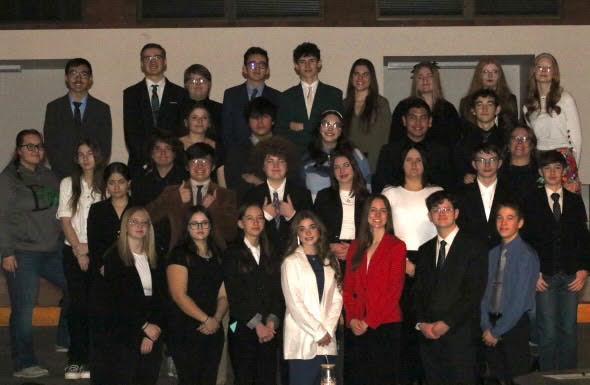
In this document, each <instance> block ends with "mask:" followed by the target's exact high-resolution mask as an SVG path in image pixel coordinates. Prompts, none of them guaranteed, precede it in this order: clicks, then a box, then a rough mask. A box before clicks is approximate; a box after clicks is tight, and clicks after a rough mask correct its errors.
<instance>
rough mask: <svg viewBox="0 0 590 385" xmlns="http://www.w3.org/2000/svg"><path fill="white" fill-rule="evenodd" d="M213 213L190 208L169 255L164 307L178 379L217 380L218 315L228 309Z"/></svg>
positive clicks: (182, 383)
mask: <svg viewBox="0 0 590 385" xmlns="http://www.w3.org/2000/svg"><path fill="white" fill-rule="evenodd" d="M213 226H214V223H213V219H212V216H211V215H210V213H209V212H208V211H207V209H206V208H205V207H203V206H201V205H197V206H193V207H191V208H190V209H189V210H188V220H186V222H185V228H186V241H185V242H184V243H182V244H181V245H179V246H178V247H177V248H175V249H174V250H173V251H172V252H171V254H170V256H169V259H168V266H167V267H166V277H167V280H168V288H169V291H170V297H171V298H172V301H171V302H170V306H169V309H168V311H167V312H166V313H167V316H168V339H167V346H168V349H169V351H170V354H171V355H172V359H173V360H174V364H175V365H176V370H177V372H178V384H179V385H215V383H216V380H217V370H218V368H219V362H220V360H221V352H222V349H223V341H224V338H223V328H222V327H221V320H222V319H223V317H224V315H225V313H226V312H227V307H228V304H227V295H226V293H225V286H224V284H223V269H222V266H221V258H220V257H221V251H220V250H219V247H218V246H217V244H216V243H215V241H214V237H213V236H212V234H213Z"/></svg>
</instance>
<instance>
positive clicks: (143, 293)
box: [104, 206, 166, 385]
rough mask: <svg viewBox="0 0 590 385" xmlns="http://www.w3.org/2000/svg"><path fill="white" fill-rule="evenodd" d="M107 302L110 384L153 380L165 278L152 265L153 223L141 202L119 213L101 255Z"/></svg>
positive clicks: (159, 354)
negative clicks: (113, 239)
mask: <svg viewBox="0 0 590 385" xmlns="http://www.w3.org/2000/svg"><path fill="white" fill-rule="evenodd" d="M104 277H105V281H106V282H107V284H108V290H109V291H110V293H111V296H110V297H111V299H112V301H111V302H109V303H108V304H107V307H108V308H109V309H110V311H111V314H112V317H111V322H112V333H111V335H110V336H109V337H108V340H109V343H110V345H111V354H110V355H109V363H110V365H109V371H110V373H111V376H112V380H113V381H112V382H111V383H113V384H121V385H132V384H133V385H135V384H138V385H155V384H156V382H157V381H158V376H159V373H160V364H161V362H162V346H163V343H162V338H161V334H162V328H163V321H164V311H163V310H164V309H163V307H164V296H165V290H166V289H165V283H164V276H163V274H162V272H161V270H157V255H156V247H155V243H154V228H153V227H152V224H151V221H150V216H149V214H148V213H147V211H146V210H145V209H144V208H143V207H141V206H136V207H131V208H130V209H129V210H127V211H126V212H125V213H124V214H123V216H122V217H121V232H120V236H119V240H118V241H117V243H116V244H115V245H114V246H113V247H112V248H111V249H109V251H108V252H107V255H106V257H105V268H104Z"/></svg>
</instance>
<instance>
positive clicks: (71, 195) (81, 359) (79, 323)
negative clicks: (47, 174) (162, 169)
mask: <svg viewBox="0 0 590 385" xmlns="http://www.w3.org/2000/svg"><path fill="white" fill-rule="evenodd" d="M103 169H104V158H103V157H102V153H101V150H100V147H99V146H98V144H97V143H95V142H94V141H92V140H90V139H84V140H82V141H81V142H80V143H79V144H78V147H77V148H76V165H75V166H74V171H73V173H72V175H71V176H69V177H66V178H64V179H62V181H61V184H60V187H59V207H58V209H57V217H58V218H59V219H60V220H61V224H62V228H63V231H64V235H65V238H66V239H65V244H64V247H63V256H64V260H63V266H64V273H65V276H66V280H67V283H68V285H67V287H68V296H69V298H70V305H69V309H68V327H69V331H70V349H69V351H68V356H69V357H68V366H67V367H66V370H65V379H66V380H77V379H79V378H89V377H90V369H89V368H88V352H89V346H90V339H89V338H90V335H89V330H88V290H89V287H90V271H89V269H88V268H89V264H90V259H89V257H88V236H87V231H86V229H87V219H88V212H89V211H90V206H91V205H92V204H93V203H96V202H98V201H100V200H102V195H103V194H102V191H103V180H102V172H103Z"/></svg>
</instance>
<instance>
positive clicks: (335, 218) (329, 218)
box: [314, 187, 367, 243]
mask: <svg viewBox="0 0 590 385" xmlns="http://www.w3.org/2000/svg"><path fill="white" fill-rule="evenodd" d="M366 199H367V197H366V196H355V199H354V226H355V229H356V234H355V235H358V230H359V226H360V223H361V216H362V213H363V206H364V205H365V201H366ZM314 208H315V211H316V212H317V213H318V216H319V217H320V219H321V220H322V222H323V223H324V225H325V226H326V230H328V242H330V243H336V242H338V241H339V238H340V230H341V229H342V201H341V200H340V194H339V192H338V191H335V190H334V189H333V188H332V187H327V188H325V189H323V190H321V191H319V192H318V194H317V195H316V197H315V202H314ZM355 238H356V237H355ZM347 240H348V239H347Z"/></svg>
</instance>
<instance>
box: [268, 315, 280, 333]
mask: <svg viewBox="0 0 590 385" xmlns="http://www.w3.org/2000/svg"><path fill="white" fill-rule="evenodd" d="M268 321H272V322H274V324H275V330H278V329H279V325H280V324H281V321H280V320H279V317H277V316H276V315H274V314H272V313H271V314H269V315H268V316H267V317H266V322H268Z"/></svg>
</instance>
